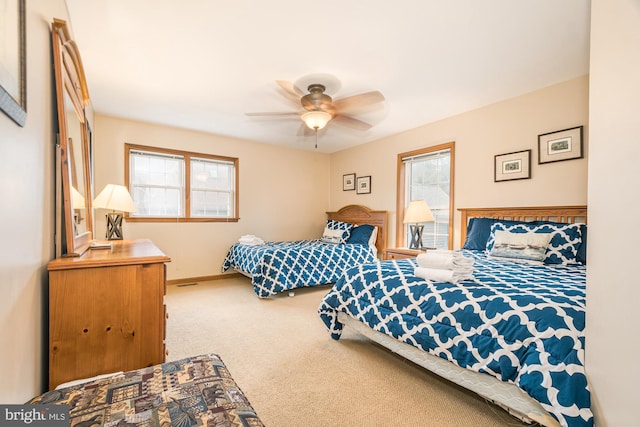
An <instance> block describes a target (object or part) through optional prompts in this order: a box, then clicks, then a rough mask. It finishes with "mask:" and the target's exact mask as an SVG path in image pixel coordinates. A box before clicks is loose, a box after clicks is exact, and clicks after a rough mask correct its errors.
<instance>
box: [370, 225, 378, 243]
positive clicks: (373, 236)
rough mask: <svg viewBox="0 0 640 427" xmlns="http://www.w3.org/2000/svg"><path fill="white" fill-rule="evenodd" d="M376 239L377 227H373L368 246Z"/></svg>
mask: <svg viewBox="0 0 640 427" xmlns="http://www.w3.org/2000/svg"><path fill="white" fill-rule="evenodd" d="M376 240H378V227H377V226H375V227H373V231H372V232H371V237H370V238H369V246H375V245H376Z"/></svg>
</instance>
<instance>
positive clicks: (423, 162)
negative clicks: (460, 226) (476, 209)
mask: <svg viewBox="0 0 640 427" xmlns="http://www.w3.org/2000/svg"><path fill="white" fill-rule="evenodd" d="M453 164H454V143H453V142H449V143H446V144H441V145H437V146H434V147H429V148H424V149H421V150H416V151H412V152H409V153H402V154H399V155H398V201H397V212H398V215H397V219H396V221H397V225H396V240H397V246H406V245H407V244H408V242H409V240H410V238H409V224H404V223H403V218H404V211H405V209H406V207H407V206H408V205H409V202H410V201H411V200H420V199H424V200H425V201H426V202H427V205H428V206H429V209H431V213H432V214H433V216H434V218H435V221H433V222H427V223H425V224H423V225H424V230H423V232H422V245H423V246H425V247H430V248H438V249H452V248H453V232H452V231H453Z"/></svg>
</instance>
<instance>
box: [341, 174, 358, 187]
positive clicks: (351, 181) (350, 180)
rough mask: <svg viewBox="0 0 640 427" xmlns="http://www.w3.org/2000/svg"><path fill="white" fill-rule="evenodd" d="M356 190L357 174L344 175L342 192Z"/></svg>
mask: <svg viewBox="0 0 640 427" xmlns="http://www.w3.org/2000/svg"><path fill="white" fill-rule="evenodd" d="M355 189H356V174H355V173H348V174H345V175H342V191H353V190H355Z"/></svg>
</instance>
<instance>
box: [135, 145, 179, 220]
mask: <svg viewBox="0 0 640 427" xmlns="http://www.w3.org/2000/svg"><path fill="white" fill-rule="evenodd" d="M184 163H185V160H184V157H183V156H178V155H172V154H162V153H150V152H145V151H136V150H131V151H130V152H129V190H130V192H131V197H132V198H133V201H134V203H135V204H136V209H137V211H136V212H135V213H132V214H131V216H150V217H172V218H174V217H183V216H184V215H185V205H184V200H185V197H184V194H185V193H184V192H185V176H184V175H185V174H184Z"/></svg>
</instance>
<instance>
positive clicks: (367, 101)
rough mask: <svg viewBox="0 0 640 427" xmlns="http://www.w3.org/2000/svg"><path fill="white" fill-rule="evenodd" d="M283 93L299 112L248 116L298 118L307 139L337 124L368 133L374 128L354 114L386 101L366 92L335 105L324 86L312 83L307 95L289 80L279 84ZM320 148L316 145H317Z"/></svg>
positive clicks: (343, 99) (278, 82)
mask: <svg viewBox="0 0 640 427" xmlns="http://www.w3.org/2000/svg"><path fill="white" fill-rule="evenodd" d="M276 83H277V84H278V85H279V86H280V87H281V88H282V89H283V90H284V92H283V93H284V95H285V97H286V98H287V99H289V100H290V101H292V102H293V103H294V104H296V105H297V106H298V107H302V109H301V110H298V111H284V112H263V113H246V114H247V116H299V117H300V118H301V119H302V122H303V123H302V124H301V131H302V133H303V134H304V135H311V134H312V133H315V134H316V137H317V132H318V131H319V130H320V129H323V128H324V127H325V126H326V125H327V124H328V123H329V122H335V123H338V124H341V125H345V126H348V127H351V128H353V129H357V130H368V129H370V128H371V127H372V125H371V124H369V123H367V122H365V121H363V120H360V119H357V118H355V117H353V116H352V115H351V114H353V113H357V112H361V111H363V110H365V109H367V108H371V107H374V106H375V105H376V104H379V103H381V102H382V101H384V96H383V95H382V93H380V92H378V91H371V92H365V93H361V94H358V95H352V96H347V97H345V98H340V99H336V100H335V101H334V100H333V99H332V98H331V97H330V96H329V95H327V94H326V93H325V90H326V87H325V85H323V84H321V83H312V84H309V85H308V87H307V90H308V93H306V94H305V93H304V92H303V91H302V90H300V89H299V88H298V87H297V86H296V85H295V84H293V83H291V82H289V81H286V80H276ZM316 147H317V144H316Z"/></svg>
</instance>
